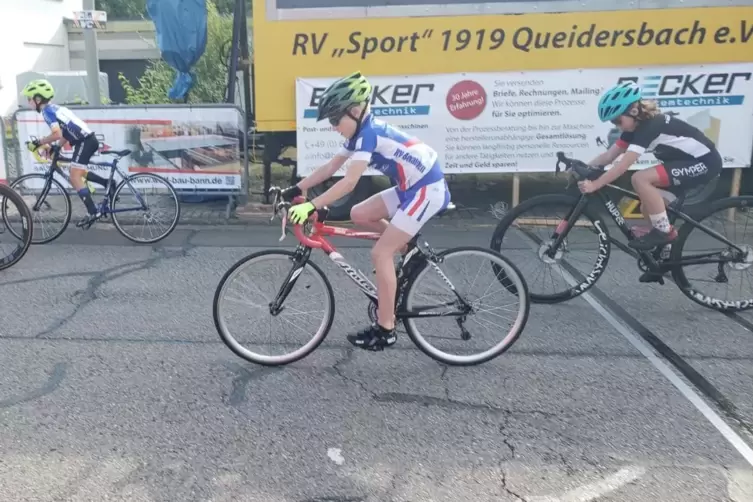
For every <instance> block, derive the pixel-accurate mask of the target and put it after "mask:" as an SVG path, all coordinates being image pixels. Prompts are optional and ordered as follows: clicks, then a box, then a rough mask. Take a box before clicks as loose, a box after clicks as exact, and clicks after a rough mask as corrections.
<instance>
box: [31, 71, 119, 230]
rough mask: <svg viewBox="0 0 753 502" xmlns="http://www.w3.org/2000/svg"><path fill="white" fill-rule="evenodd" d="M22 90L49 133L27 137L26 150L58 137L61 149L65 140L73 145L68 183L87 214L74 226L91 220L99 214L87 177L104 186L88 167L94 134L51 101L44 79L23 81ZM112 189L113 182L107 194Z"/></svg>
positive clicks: (94, 149) (49, 87)
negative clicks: (34, 137) (42, 119)
mask: <svg viewBox="0 0 753 502" xmlns="http://www.w3.org/2000/svg"><path fill="white" fill-rule="evenodd" d="M21 94H23V95H24V97H26V99H28V101H29V105H30V106H31V107H33V108H34V109H35V110H36V111H37V113H41V114H42V118H44V121H45V122H46V123H47V125H48V126H49V127H50V131H51V134H50V135H49V136H46V137H44V138H41V139H38V140H35V141H30V142H29V143H28V148H29V151H31V152H32V153H33V152H36V151H37V150H38V149H39V148H40V147H42V146H44V145H48V144H52V143H55V142H57V141H61V144H60V148H61V149H62V148H63V147H64V146H65V143H68V144H70V145H71V146H72V147H73V155H72V156H71V177H70V179H71V185H73V187H74V188H75V189H76V191H77V192H78V196H79V197H80V198H81V200H82V202H83V203H84V205H85V206H86V210H87V212H88V213H89V214H88V216H86V217H85V218H83V219H82V220H81V221H79V222H78V223H77V226H85V225H88V224H90V223H91V222H93V221H95V220H96V219H97V218H98V217H99V216H101V215H100V214H98V212H97V208H96V206H95V204H94V201H93V200H92V196H91V193H90V192H89V187H88V186H87V184H86V181H92V182H94V183H97V184H98V185H102V186H103V187H106V186H107V180H106V179H105V178H103V177H101V176H99V175H98V174H96V173H92V172H89V170H88V165H89V161H90V160H91V158H92V155H94V153H96V152H97V150H99V140H98V139H97V136H96V135H95V134H94V131H92V130H91V129H90V128H89V126H88V125H87V124H86V123H85V122H84V121H83V120H81V119H80V118H78V117H77V116H76V115H75V114H74V113H73V112H72V111H70V110H69V109H68V108H66V107H64V106H59V105H56V104H53V103H51V102H50V100H52V98H53V97H54V96H55V90H54V89H53V88H52V84H50V82H48V81H47V80H44V79H39V80H32V81H31V82H29V83H28V84H26V86H25V87H24V88H23V90H22V91H21ZM84 180H86V181H84ZM114 192H115V186H114V185H113V186H111V187H110V194H109V195H110V197H113V195H114Z"/></svg>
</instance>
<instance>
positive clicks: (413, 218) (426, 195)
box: [379, 179, 450, 236]
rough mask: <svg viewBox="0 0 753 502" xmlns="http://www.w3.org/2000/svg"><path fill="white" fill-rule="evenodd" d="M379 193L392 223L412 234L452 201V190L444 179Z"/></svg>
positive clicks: (389, 189)
mask: <svg viewBox="0 0 753 502" xmlns="http://www.w3.org/2000/svg"><path fill="white" fill-rule="evenodd" d="M379 195H380V196H381V197H382V201H384V205H385V206H387V211H388V213H389V217H390V223H392V224H393V225H395V226H396V227H397V228H399V229H400V230H402V231H403V232H405V233H407V234H409V235H411V236H413V235H416V234H417V233H418V231H419V230H420V229H421V227H423V226H424V224H425V223H426V222H427V221H428V220H429V219H431V217H432V216H434V215H435V214H437V213H438V212H440V211H442V210H443V209H445V208H446V207H447V205H448V204H449V203H450V190H449V188H448V187H447V182H446V181H445V180H444V179H442V180H439V181H435V182H434V183H430V184H428V185H424V186H419V187H412V188H409V189H408V190H406V191H405V192H401V191H400V190H398V189H397V187H391V188H388V189H386V190H382V191H381V192H380V193H379Z"/></svg>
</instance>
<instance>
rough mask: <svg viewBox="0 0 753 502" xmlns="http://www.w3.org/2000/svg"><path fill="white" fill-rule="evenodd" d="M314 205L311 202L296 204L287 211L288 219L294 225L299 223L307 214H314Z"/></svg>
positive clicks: (305, 218) (301, 222)
mask: <svg viewBox="0 0 753 502" xmlns="http://www.w3.org/2000/svg"><path fill="white" fill-rule="evenodd" d="M314 211H316V207H314V205H313V204H312V203H311V202H304V203H303V204H296V205H295V206H293V207H291V208H290V210H289V211H288V220H289V221H290V222H291V223H293V224H294V225H301V224H303V223H304V222H305V221H306V220H308V219H309V216H311V215H312V214H314Z"/></svg>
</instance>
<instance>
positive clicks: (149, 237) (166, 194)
mask: <svg viewBox="0 0 753 502" xmlns="http://www.w3.org/2000/svg"><path fill="white" fill-rule="evenodd" d="M142 204H143V205H142ZM179 219H180V202H179V201H178V196H177V195H176V193H175V189H174V188H173V186H172V185H171V184H170V182H169V181H167V180H166V179H165V178H163V177H162V176H158V175H156V174H152V173H139V174H134V175H132V176H128V177H127V178H126V179H124V180H123V181H121V182H120V184H119V185H118V188H117V189H116V190H115V198H114V200H113V201H112V222H113V224H114V225H115V228H117V229H118V232H120V234H121V235H122V236H123V237H125V238H126V239H128V240H130V241H133V242H138V243H139V244H154V243H155V242H159V241H161V240H162V239H164V238H165V237H167V236H168V235H170V234H171V233H172V232H173V230H175V227H176V226H177V225H178V220H179ZM137 231H140V232H141V236H138V235H136V232H137ZM132 232H133V233H132Z"/></svg>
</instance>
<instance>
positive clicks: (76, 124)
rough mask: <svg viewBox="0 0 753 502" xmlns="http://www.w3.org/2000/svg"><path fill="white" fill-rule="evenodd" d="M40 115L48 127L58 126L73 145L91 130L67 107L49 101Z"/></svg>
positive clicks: (89, 133) (90, 132)
mask: <svg viewBox="0 0 753 502" xmlns="http://www.w3.org/2000/svg"><path fill="white" fill-rule="evenodd" d="M42 117H43V118H44V121H45V122H47V125H48V126H50V129H54V128H55V127H60V129H61V130H62V131H63V137H64V138H65V139H66V141H68V143H70V144H72V145H75V144H76V143H79V142H80V141H82V140H84V138H86V137H87V136H90V135H91V134H92V133H93V131H92V130H91V129H89V126H88V125H86V122H84V121H83V120H81V119H80V118H78V117H77V116H76V114H74V113H73V112H72V111H70V110H69V109H68V108H66V107H64V106H60V105H55V104H52V103H49V104H48V105H47V106H45V107H44V110H42Z"/></svg>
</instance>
